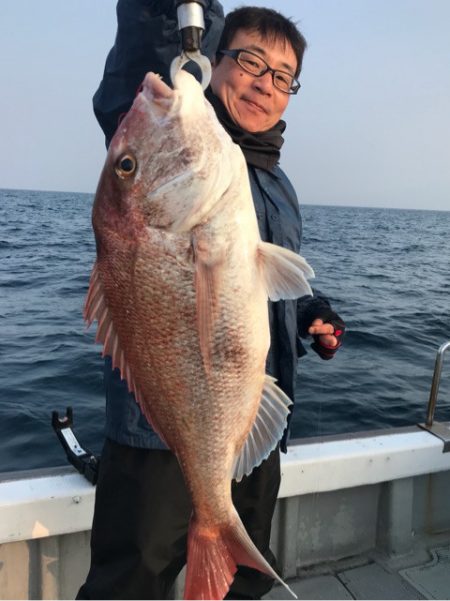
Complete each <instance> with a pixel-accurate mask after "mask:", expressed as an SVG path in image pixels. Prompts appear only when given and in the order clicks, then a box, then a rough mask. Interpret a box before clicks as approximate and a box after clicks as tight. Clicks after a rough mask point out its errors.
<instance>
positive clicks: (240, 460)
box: [233, 375, 292, 482]
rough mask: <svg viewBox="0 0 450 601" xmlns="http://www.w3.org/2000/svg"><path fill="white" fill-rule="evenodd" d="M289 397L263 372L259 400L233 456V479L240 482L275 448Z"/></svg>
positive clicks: (281, 430) (284, 422) (283, 427)
mask: <svg viewBox="0 0 450 601" xmlns="http://www.w3.org/2000/svg"><path fill="white" fill-rule="evenodd" d="M290 405H292V401H291V399H290V398H289V397H288V396H287V395H286V394H285V393H284V392H283V391H282V390H281V388H278V386H277V385H276V384H275V379H274V378H272V377H271V376H268V375H266V377H265V381H264V388H263V392H262V396H261V402H260V405H259V408H258V413H257V414H256V418H255V421H254V423H253V426H252V429H251V430H250V432H249V434H248V437H247V440H246V441H245V443H244V445H243V447H242V449H241V452H240V454H239V455H238V456H237V458H236V463H235V466H234V474H233V478H235V479H236V480H237V482H240V481H241V480H242V478H243V477H244V476H248V475H249V474H251V472H252V471H253V469H254V468H255V467H256V466H258V465H260V464H261V463H262V462H263V461H264V459H267V457H268V456H269V455H270V453H271V452H272V451H273V449H274V448H275V447H276V445H277V444H278V442H279V441H280V439H281V437H282V436H283V432H284V429H285V428H286V424H287V417H288V415H289V407H290Z"/></svg>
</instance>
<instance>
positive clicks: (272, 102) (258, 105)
mask: <svg viewBox="0 0 450 601" xmlns="http://www.w3.org/2000/svg"><path fill="white" fill-rule="evenodd" d="M235 48H240V49H245V50H250V51H252V52H254V53H255V54H258V55H259V56H261V57H262V58H263V59H264V60H265V61H266V62H267V64H268V65H269V66H270V67H272V69H280V70H281V71H287V72H289V73H291V74H292V75H294V74H295V71H296V69H297V59H296V56H295V53H294V50H293V48H292V46H291V45H290V44H289V43H288V42H286V44H284V43H283V42H282V41H276V42H275V43H274V42H268V41H267V40H263V39H262V38H261V36H260V35H259V34H258V33H256V32H253V31H247V30H245V29H241V30H239V31H237V32H236V35H235V36H234V38H233V40H232V41H231V43H230V48H229V49H230V50H234V49H235ZM211 88H212V91H213V92H214V94H215V95H216V96H218V97H219V98H220V99H221V101H222V102H223V104H224V105H225V108H226V109H227V111H228V114H229V115H230V117H231V119H232V120H233V121H234V122H235V123H236V124H237V125H240V127H242V128H243V129H245V130H246V131H249V132H259V131H266V130H268V129H270V128H271V127H273V126H274V125H275V124H276V123H278V121H279V120H280V118H281V116H282V114H283V113H284V111H285V109H286V107H287V104H288V102H289V94H285V93H284V92H282V91H281V90H278V89H277V88H276V87H275V86H274V85H273V82H272V74H271V73H270V72H267V73H265V74H264V75H263V76H262V77H255V76H254V75H251V74H250V73H247V72H246V71H244V70H243V69H242V68H241V67H240V66H239V65H238V64H237V63H236V61H235V60H234V59H232V58H231V57H229V56H222V58H221V60H220V62H219V63H218V64H216V65H214V66H213V73H212V78H211Z"/></svg>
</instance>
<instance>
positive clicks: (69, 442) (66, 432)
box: [52, 407, 99, 484]
mask: <svg viewBox="0 0 450 601" xmlns="http://www.w3.org/2000/svg"><path fill="white" fill-rule="evenodd" d="M72 426H73V410H72V407H68V408H67V409H66V415H65V416H64V417H62V418H60V417H59V414H58V412H57V411H52V428H53V430H54V431H55V433H56V436H57V437H58V439H59V442H60V443H61V445H62V447H63V449H64V451H65V453H66V456H67V459H68V460H69V463H71V464H72V465H73V466H74V467H75V469H76V470H77V471H78V472H80V474H82V475H83V476H84V477H85V478H86V480H88V481H89V482H90V483H91V484H96V483H97V477H98V466H99V459H98V457H96V456H95V455H94V454H93V453H91V451H89V449H85V448H84V447H82V446H81V444H80V443H79V442H78V440H77V438H76V436H75V434H74V433H73V430H72Z"/></svg>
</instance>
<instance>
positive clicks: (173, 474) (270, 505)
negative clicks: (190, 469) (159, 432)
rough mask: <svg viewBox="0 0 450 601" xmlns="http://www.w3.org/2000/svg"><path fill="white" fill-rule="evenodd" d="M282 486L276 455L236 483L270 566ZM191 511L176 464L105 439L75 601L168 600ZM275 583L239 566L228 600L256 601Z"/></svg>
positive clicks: (237, 501)
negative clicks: (85, 569) (86, 566)
mask: <svg viewBox="0 0 450 601" xmlns="http://www.w3.org/2000/svg"><path fill="white" fill-rule="evenodd" d="M279 485H280V455H279V451H278V449H276V450H275V451H273V452H272V453H271V455H270V456H269V457H268V459H267V460H266V461H264V462H263V463H262V464H261V465H260V466H259V467H258V468H256V469H255V470H253V472H252V473H251V474H250V476H249V477H244V479H243V480H242V481H241V482H239V483H236V482H233V485H232V493H233V503H234V505H235V507H236V509H237V510H238V512H239V515H240V516H241V519H242V521H243V523H244V525H245V527H246V529H247V532H248V533H249V535H250V537H251V538H252V540H253V542H254V543H255V544H256V546H257V547H258V549H259V550H260V551H261V553H262V554H263V555H264V557H265V558H266V559H267V561H268V562H269V563H270V564H271V565H272V566H273V567H275V558H274V556H273V554H272V552H271V551H270V549H269V539H270V529H271V521H272V516H273V512H274V509H275V501H276V498H277V494H278V488H279ZM191 512H192V505H191V501H190V499H189V496H188V493H187V491H186V487H185V485H184V480H183V476H182V473H181V470H180V467H179V465H178V461H177V459H176V457H175V456H174V455H173V454H172V453H171V452H169V451H155V450H146V449H136V448H132V447H127V446H122V445H119V444H117V443H115V442H112V441H110V440H107V441H106V443H105V446H104V448H103V452H102V457H101V461H100V473H99V479H98V483H97V491H96V499H95V512H94V522H93V525H92V536H91V551H92V554H91V567H90V571H89V574H88V577H87V579H86V583H85V584H84V585H83V586H82V587H81V589H80V591H79V593H78V595H77V599H167V598H168V596H169V595H170V592H171V589H172V587H173V583H174V581H175V578H176V577H177V575H178V573H179V572H180V570H181V569H182V567H183V566H184V564H185V563H186V541H187V529H188V523H189V518H190V515H191ZM272 584H273V580H272V579H271V578H269V577H268V576H266V575H264V574H262V573H261V572H258V571H257V570H253V569H251V568H246V567H239V569H238V572H237V573H236V577H235V579H234V582H233V584H232V586H231V589H230V592H229V594H228V596H227V598H228V599H259V598H261V597H262V596H263V595H265V594H266V593H267V592H268V591H269V590H270V589H271V587H272Z"/></svg>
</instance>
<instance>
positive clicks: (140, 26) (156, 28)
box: [93, 0, 224, 146]
mask: <svg viewBox="0 0 450 601" xmlns="http://www.w3.org/2000/svg"><path fill="white" fill-rule="evenodd" d="M223 21H224V17H223V9H222V6H221V4H220V3H219V2H218V1H217V0H206V9H205V32H204V34H203V42H202V54H204V55H206V56H208V57H209V58H210V59H212V58H213V56H214V54H215V51H216V48H217V44H218V42H219V38H220V35H221V33H222V29H223ZM180 50H181V47H180V37H179V32H178V21H177V13H176V9H175V0H119V1H118V3H117V34H116V39H115V43H114V46H113V48H112V49H111V51H110V52H109V54H108V57H107V59H106V65H105V71H104V74H103V79H102V81H101V83H100V86H99V88H98V90H97V92H96V93H95V95H94V98H93V105H94V112H95V115H96V117H97V120H98V122H99V124H100V127H101V128H102V129H103V132H104V133H105V136H106V145H107V146H108V145H109V142H110V140H111V138H112V137H113V135H114V133H115V131H116V128H117V125H118V123H119V119H120V116H121V115H123V114H124V113H126V112H128V110H129V109H130V107H131V104H132V103H133V100H134V98H135V96H136V92H137V90H138V88H139V86H140V85H141V83H142V81H143V79H144V76H145V74H146V73H147V72H148V71H153V72H155V73H159V74H160V75H161V76H162V77H163V79H164V80H165V81H166V83H169V84H170V78H169V67H170V63H171V62H172V59H173V58H175V56H177V55H178V54H179V53H180Z"/></svg>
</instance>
